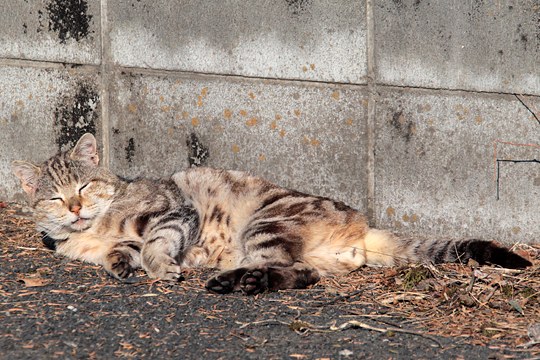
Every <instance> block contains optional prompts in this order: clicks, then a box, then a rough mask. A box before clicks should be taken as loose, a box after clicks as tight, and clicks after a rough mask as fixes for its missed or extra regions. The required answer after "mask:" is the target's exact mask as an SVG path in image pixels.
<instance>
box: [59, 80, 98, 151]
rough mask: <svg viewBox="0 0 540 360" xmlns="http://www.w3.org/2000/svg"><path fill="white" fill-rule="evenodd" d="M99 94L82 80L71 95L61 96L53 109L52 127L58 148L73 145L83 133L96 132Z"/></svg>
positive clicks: (66, 147)
mask: <svg viewBox="0 0 540 360" xmlns="http://www.w3.org/2000/svg"><path fill="white" fill-rule="evenodd" d="M98 103H99V95H98V92H97V91H96V89H94V88H93V87H92V86H91V85H89V84H86V83H84V82H82V83H80V84H78V86H77V88H76V89H75V91H74V94H73V95H71V94H70V95H67V96H65V97H63V98H62V99H61V100H60V102H59V103H58V105H57V106H56V108H55V110H54V129H55V132H56V144H57V145H58V149H59V150H66V149H69V148H71V147H73V146H74V145H75V144H76V142H77V140H79V138H80V137H81V136H82V135H83V134H85V133H92V134H95V133H96V120H97V118H98V113H97V109H98Z"/></svg>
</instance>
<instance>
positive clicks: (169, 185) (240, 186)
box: [13, 134, 530, 294]
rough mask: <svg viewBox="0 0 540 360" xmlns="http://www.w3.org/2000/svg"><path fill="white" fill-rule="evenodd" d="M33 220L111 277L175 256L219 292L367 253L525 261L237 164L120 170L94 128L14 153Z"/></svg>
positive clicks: (289, 279)
mask: <svg viewBox="0 0 540 360" xmlns="http://www.w3.org/2000/svg"><path fill="white" fill-rule="evenodd" d="M13 170H14V173H15V174H16V175H17V176H18V177H19V178H20V179H21V184H22V187H23V189H24V190H25V191H26V192H27V193H28V194H29V196H30V199H31V201H32V204H33V207H34V210H35V220H36V226H37V229H38V231H41V232H42V233H44V235H46V237H44V241H45V242H46V244H47V245H48V246H50V247H55V248H56V251H57V252H58V253H60V254H63V255H66V256H68V257H70V258H73V259H81V260H84V261H89V262H93V263H96V264H101V265H103V266H104V267H105V269H106V270H107V271H108V272H109V273H111V274H112V275H114V276H115V277H117V278H126V277H128V276H130V275H131V274H132V273H133V271H134V269H136V268H138V267H142V268H143V269H144V270H145V271H146V272H147V273H148V275H149V276H151V277H153V278H162V279H169V280H172V279H178V278H180V274H181V270H182V268H186V267H210V268H216V269H220V270H222V272H221V273H220V274H219V275H217V276H215V277H214V278H212V279H210V281H209V282H208V283H207V288H208V289H209V290H210V291H213V292H217V293H227V292H231V291H235V290H242V291H243V292H245V293H247V294H256V293H258V292H260V291H264V290H266V289H270V290H279V289H287V288H304V287H306V286H309V285H311V284H314V283H316V282H317V281H318V279H319V278H320V277H321V276H329V275H336V274H345V273H348V272H351V271H353V270H356V269H358V268H359V267H361V266H364V265H386V266H394V265H399V264H406V263H414V262H426V261H431V262H435V263H441V262H455V261H462V262H465V261H467V260H468V259H470V258H473V259H475V260H477V261H478V262H480V263H481V264H484V263H494V264H499V265H502V266H505V267H510V268H523V267H526V266H529V265H530V262H528V261H527V260H525V259H523V258H522V257H520V256H519V255H517V254H515V253H513V252H511V251H509V250H507V249H504V248H501V247H498V246H497V245H495V244H493V243H491V242H488V241H481V240H464V241H438V240H431V241H420V240H418V239H414V238H411V239H400V238H398V237H395V236H394V235H392V234H391V233H389V232H386V231H383V230H377V229H370V228H369V227H368V224H367V222H366V220H365V218H364V217H363V216H362V215H361V214H360V213H359V212H358V211H356V210H354V209H351V208H350V207H348V206H346V205H345V204H343V203H341V202H338V201H334V200H331V199H327V198H322V197H318V196H312V195H306V194H302V193H299V192H296V191H293V190H288V189H284V188H281V187H278V186H276V185H274V184H272V183H270V182H268V181H266V180H264V179H261V178H258V177H254V176H250V175H248V174H246V173H243V172H238V171H226V170H216V169H210V168H192V169H189V170H186V171H181V172H178V173H176V174H174V175H173V176H172V177H171V178H170V179H166V180H148V179H142V180H136V181H131V182H130V181H125V180H121V179H119V178H118V177H116V176H115V175H113V174H112V173H110V172H109V171H108V170H106V169H104V168H101V167H99V166H98V157H97V148H96V142H95V138H94V137H93V136H92V135H90V134H86V135H84V136H83V137H82V138H81V139H80V140H79V142H78V143H77V145H76V146H75V148H74V149H73V150H72V151H69V152H65V153H61V154H59V155H57V156H55V157H53V158H51V159H49V160H48V161H46V162H45V163H44V164H42V165H41V166H40V167H37V166H35V165H32V164H30V163H27V162H14V164H13Z"/></svg>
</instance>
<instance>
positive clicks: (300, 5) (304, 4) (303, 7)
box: [285, 0, 312, 16]
mask: <svg viewBox="0 0 540 360" xmlns="http://www.w3.org/2000/svg"><path fill="white" fill-rule="evenodd" d="M285 2H286V3H287V7H288V9H289V11H290V13H291V14H292V15H294V16H299V15H303V14H305V13H308V12H309V7H310V6H311V2H312V0H285Z"/></svg>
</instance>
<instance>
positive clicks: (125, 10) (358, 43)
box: [109, 0, 366, 83]
mask: <svg viewBox="0 0 540 360" xmlns="http://www.w3.org/2000/svg"><path fill="white" fill-rule="evenodd" d="M109 19H110V20H111V32H110V37H111V48H112V56H113V59H114V61H115V62H116V63H117V64H119V65H124V66H129V67H140V68H153V69H167V70H182V71H194V72H202V73H214V74H236V75H245V76H253V77H263V78H282V79H305V80H318V81H331V82H344V83H365V75H366V21H365V1H338V0H331V1H306V0H294V1H293V0H291V1H257V2H246V1H243V0H224V1H206V2H201V1H195V0H188V1H182V2H179V1H165V0H157V1H153V2H148V1H143V2H139V1H109Z"/></svg>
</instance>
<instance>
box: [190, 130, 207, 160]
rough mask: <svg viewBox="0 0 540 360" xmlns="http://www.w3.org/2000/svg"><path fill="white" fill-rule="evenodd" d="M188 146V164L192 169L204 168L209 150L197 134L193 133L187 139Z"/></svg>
mask: <svg viewBox="0 0 540 360" xmlns="http://www.w3.org/2000/svg"><path fill="white" fill-rule="evenodd" d="M186 142H187V146H188V152H189V156H188V162H189V166H190V167H196V166H203V165H205V164H206V160H207V159H208V156H209V152H208V148H207V147H206V146H204V145H203V144H202V143H201V141H200V140H199V138H198V137H197V135H196V134H195V133H191V134H190V135H189V136H188V138H187V141H186Z"/></svg>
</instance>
